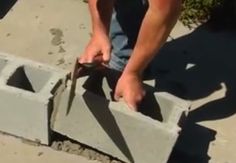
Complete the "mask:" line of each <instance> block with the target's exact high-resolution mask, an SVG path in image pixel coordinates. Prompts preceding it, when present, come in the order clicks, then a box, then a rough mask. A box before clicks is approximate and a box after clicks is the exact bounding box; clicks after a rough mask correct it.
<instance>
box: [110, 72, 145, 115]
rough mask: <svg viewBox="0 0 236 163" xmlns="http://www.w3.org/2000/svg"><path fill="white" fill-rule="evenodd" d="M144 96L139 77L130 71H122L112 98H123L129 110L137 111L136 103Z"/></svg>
mask: <svg viewBox="0 0 236 163" xmlns="http://www.w3.org/2000/svg"><path fill="white" fill-rule="evenodd" d="M144 96H145V91H144V89H143V86H142V80H141V78H140V77H139V76H138V75H136V74H132V73H123V74H122V75H121V77H120V79H119V80H118V82H117V85H116V89H115V94H114V98H115V100H117V101H118V100H119V99H120V98H123V99H124V101H125V102H126V104H127V105H128V106H129V108H130V109H131V110H134V111H137V110H138V104H139V103H140V102H141V101H142V99H143V97H144Z"/></svg>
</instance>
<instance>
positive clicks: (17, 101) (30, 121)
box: [0, 53, 65, 144]
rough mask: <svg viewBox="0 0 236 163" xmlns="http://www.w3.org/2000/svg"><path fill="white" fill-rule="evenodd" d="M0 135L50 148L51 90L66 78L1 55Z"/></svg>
mask: <svg viewBox="0 0 236 163" xmlns="http://www.w3.org/2000/svg"><path fill="white" fill-rule="evenodd" d="M0 60H1V62H2V63H4V64H2V65H3V66H1V67H2V69H1V74H0V103H1V107H0V112H1V114H0V131H2V132H5V133H9V134H12V135H15V136H18V137H23V138H25V139H29V140H33V141H37V142H41V143H42V144H49V141H50V136H49V135H50V134H49V117H50V116H51V112H52V104H51V103H52V101H53V92H52V91H53V89H55V87H56V85H57V84H58V82H59V80H60V79H61V78H63V77H64V76H65V75H64V74H63V73H60V72H59V70H58V71H57V70H56V69H53V68H50V67H48V66H45V65H42V64H38V63H36V62H32V61H28V60H23V59H19V58H16V57H14V56H12V57H11V56H8V55H5V54H3V53H0Z"/></svg>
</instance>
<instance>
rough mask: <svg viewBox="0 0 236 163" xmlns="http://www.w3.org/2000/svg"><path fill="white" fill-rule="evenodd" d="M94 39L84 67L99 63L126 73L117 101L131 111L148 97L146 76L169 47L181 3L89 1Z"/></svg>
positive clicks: (170, 0) (175, 0)
mask: <svg viewBox="0 0 236 163" xmlns="http://www.w3.org/2000/svg"><path fill="white" fill-rule="evenodd" d="M88 3H89V9H90V13H91V17H92V30H93V35H92V38H91V40H90V42H89V43H88V45H87V47H86V49H85V51H84V53H83V54H82V56H81V57H80V59H79V62H80V63H91V62H94V61H96V60H98V59H97V58H99V57H100V59H99V62H103V63H108V65H109V67H111V68H113V69H116V70H119V71H122V75H121V77H120V78H119V80H118V82H117V85H116V88H115V94H114V98H115V99H116V100H119V99H120V98H121V97H122V98H123V99H124V101H125V102H126V103H127V105H128V106H129V108H130V109H132V110H135V111H136V110H137V105H138V103H139V102H141V100H142V99H143V97H144V96H145V91H144V89H143V87H142V76H143V73H144V70H145V69H146V68H147V66H148V64H149V63H150V62H151V60H152V59H153V58H154V57H155V55H156V54H157V53H158V51H159V49H160V48H161V47H162V45H163V44H164V43H165V41H166V39H167V37H168V35H169V34H170V32H171V30H172V28H173V26H174V25H175V23H176V21H177V19H178V16H179V13H180V10H181V0H89V1H88Z"/></svg>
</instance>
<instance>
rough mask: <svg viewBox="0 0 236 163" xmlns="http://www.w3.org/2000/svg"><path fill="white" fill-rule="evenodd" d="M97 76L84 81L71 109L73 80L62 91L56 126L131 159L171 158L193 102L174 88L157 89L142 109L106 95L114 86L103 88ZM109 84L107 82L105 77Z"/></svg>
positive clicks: (157, 162) (153, 162)
mask: <svg viewBox="0 0 236 163" xmlns="http://www.w3.org/2000/svg"><path fill="white" fill-rule="evenodd" d="M93 80H94V81H91V77H90V78H89V79H88V78H86V77H85V78H80V79H79V80H78V82H77V89H76V95H75V97H74V99H73V103H72V106H71V108H70V112H69V114H67V106H68V97H69V87H70V85H68V88H67V89H66V90H65V91H64V92H63V93H62V94H61V95H59V98H58V99H60V104H59V107H58V108H56V109H55V110H54V113H53V116H52V120H51V121H52V123H51V124H52V126H51V127H52V129H53V130H54V131H56V132H59V133H61V134H63V135H66V136H68V137H70V138H72V139H74V140H76V141H78V142H81V143H83V144H86V145H89V146H91V147H93V148H95V149H98V150H100V151H102V152H104V153H107V154H109V155H112V156H113V157H117V158H119V159H120V160H123V161H125V162H130V163H133V162H135V163H166V162H167V160H168V157H169V155H170V153H171V151H172V148H173V146H174V145H175V142H176V140H177V138H178V136H179V132H180V130H181V128H180V126H179V123H180V120H182V118H183V117H184V116H186V113H187V111H188V107H189V105H188V103H187V102H185V101H183V100H181V99H178V98H177V97H174V96H173V95H170V94H168V93H154V94H150V96H149V97H148V98H147V100H149V101H147V104H148V105H143V108H142V109H141V111H142V112H143V113H136V112H133V111H130V110H129V109H128V108H127V107H126V105H125V104H124V103H123V102H113V101H111V100H109V99H110V98H108V97H104V96H101V95H102V94H104V95H108V94H109V91H110V90H109V89H107V88H102V89H103V91H104V90H105V91H108V92H106V93H105V92H103V91H101V89H98V88H97V86H95V85H96V84H97V83H100V82H99V80H97V79H93ZM88 81H89V82H88ZM84 82H85V83H84ZM87 83H90V84H92V87H93V88H96V92H93V91H94V90H95V89H90V88H89V87H87V86H86V85H87ZM105 83H106V82H105ZM108 83H109V82H108ZM68 84H69V83H68ZM104 85H107V84H104V81H103V86H104ZM83 87H86V89H85V88H83ZM98 94H99V95H98ZM144 114H145V115H144ZM148 115H152V117H150V116H148Z"/></svg>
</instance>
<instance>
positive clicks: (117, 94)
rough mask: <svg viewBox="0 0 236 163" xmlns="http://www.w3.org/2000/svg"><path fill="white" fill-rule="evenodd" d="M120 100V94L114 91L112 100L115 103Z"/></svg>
mask: <svg viewBox="0 0 236 163" xmlns="http://www.w3.org/2000/svg"><path fill="white" fill-rule="evenodd" d="M120 98H121V93H120V92H118V91H115V93H114V99H115V100H116V101H119V100H120Z"/></svg>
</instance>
